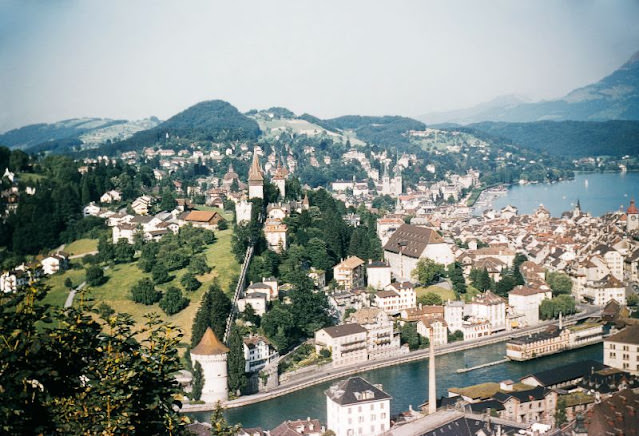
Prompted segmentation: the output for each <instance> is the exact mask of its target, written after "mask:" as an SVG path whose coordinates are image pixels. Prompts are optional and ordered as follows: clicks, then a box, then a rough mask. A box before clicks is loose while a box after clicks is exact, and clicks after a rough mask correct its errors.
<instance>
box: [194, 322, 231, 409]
mask: <svg viewBox="0 0 639 436" xmlns="http://www.w3.org/2000/svg"><path fill="white" fill-rule="evenodd" d="M228 352H229V349H228V348H226V346H225V345H224V344H223V343H221V342H220V341H219V340H218V339H217V337H216V336H215V333H213V330H211V327H209V328H207V329H206V332H204V336H202V340H200V343H199V344H197V346H196V347H195V348H193V349H192V350H191V361H192V362H193V364H195V362H199V363H200V365H201V366H202V374H203V375H204V386H202V397H201V399H202V401H204V402H206V403H216V402H218V401H226V400H227V399H228V396H229V391H228V384H227V383H228V381H227V378H228V373H227V369H226V356H227V353H228Z"/></svg>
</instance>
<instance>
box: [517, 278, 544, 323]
mask: <svg viewBox="0 0 639 436" xmlns="http://www.w3.org/2000/svg"><path fill="white" fill-rule="evenodd" d="M550 298H552V291H551V290H550V289H535V288H529V287H526V286H518V287H516V288H515V289H513V290H512V291H510V293H509V294H508V304H509V305H510V307H512V308H513V310H514V312H515V313H516V314H519V315H523V319H522V321H525V322H526V325H529V326H531V325H536V324H539V306H540V305H541V302H542V301H544V300H546V299H550Z"/></svg>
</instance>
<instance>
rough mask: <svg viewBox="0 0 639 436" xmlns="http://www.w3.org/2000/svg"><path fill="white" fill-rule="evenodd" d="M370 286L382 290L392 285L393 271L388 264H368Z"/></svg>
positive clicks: (373, 262) (367, 271)
mask: <svg viewBox="0 0 639 436" xmlns="http://www.w3.org/2000/svg"><path fill="white" fill-rule="evenodd" d="M366 276H367V280H368V286H372V287H373V288H375V289H377V290H380V289H384V288H385V287H386V286H388V285H390V283H391V269H390V265H388V263H386V262H379V261H372V260H371V261H369V262H368V264H366Z"/></svg>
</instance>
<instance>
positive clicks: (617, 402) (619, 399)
mask: <svg viewBox="0 0 639 436" xmlns="http://www.w3.org/2000/svg"><path fill="white" fill-rule="evenodd" d="M638 404H639V394H637V393H636V392H635V391H633V390H632V389H624V390H622V391H619V392H616V393H614V394H613V395H612V396H611V397H609V398H607V399H605V400H603V401H602V402H600V403H598V404H595V405H594V406H593V407H592V409H591V410H590V411H589V412H588V414H587V417H586V421H585V424H586V428H587V429H588V434H589V435H608V434H613V435H624V436H637V435H639V426H638V425H637V407H638Z"/></svg>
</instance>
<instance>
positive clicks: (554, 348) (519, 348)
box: [506, 322, 603, 361]
mask: <svg viewBox="0 0 639 436" xmlns="http://www.w3.org/2000/svg"><path fill="white" fill-rule="evenodd" d="M560 325H561V322H560ZM602 338H603V327H602V325H601V324H599V323H583V324H576V325H573V326H570V327H567V328H561V327H560V328H557V327H556V326H550V327H548V328H547V329H546V330H545V331H542V332H539V333H533V334H531V335H528V336H525V337H521V338H515V339H511V340H510V341H508V342H507V343H506V357H508V358H509V359H511V360H518V361H523V360H530V359H535V358H537V357H541V356H546V355H549V354H555V353H560V352H562V351H564V350H571V349H573V348H580V347H585V346H586V345H591V344H595V343H597V342H601V340H602Z"/></svg>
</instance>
